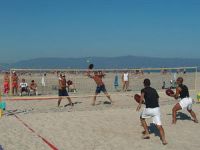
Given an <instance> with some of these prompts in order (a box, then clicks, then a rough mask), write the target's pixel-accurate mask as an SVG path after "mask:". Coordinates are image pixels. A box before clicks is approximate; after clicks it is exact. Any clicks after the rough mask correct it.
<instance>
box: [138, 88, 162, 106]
mask: <svg viewBox="0 0 200 150" xmlns="http://www.w3.org/2000/svg"><path fill="white" fill-rule="evenodd" d="M141 93H144V99H145V104H146V108H156V107H159V104H158V99H159V95H158V93H157V91H156V90H155V89H154V88H152V87H145V88H144V89H142V90H141Z"/></svg>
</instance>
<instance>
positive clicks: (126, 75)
mask: <svg viewBox="0 0 200 150" xmlns="http://www.w3.org/2000/svg"><path fill="white" fill-rule="evenodd" d="M124 81H128V73H124Z"/></svg>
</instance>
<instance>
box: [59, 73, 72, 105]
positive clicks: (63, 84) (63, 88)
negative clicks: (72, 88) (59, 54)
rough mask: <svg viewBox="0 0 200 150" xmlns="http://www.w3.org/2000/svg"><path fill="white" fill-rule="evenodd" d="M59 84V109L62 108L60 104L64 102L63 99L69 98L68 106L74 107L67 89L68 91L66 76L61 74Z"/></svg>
mask: <svg viewBox="0 0 200 150" xmlns="http://www.w3.org/2000/svg"><path fill="white" fill-rule="evenodd" d="M58 83H59V89H58V96H59V98H58V107H59V106H60V103H61V100H62V98H63V97H67V99H68V101H69V104H67V105H70V106H73V103H72V100H71V98H70V97H69V94H68V92H67V89H66V88H67V81H66V78H65V75H62V74H60V77H59V79H58ZM67 105H65V106H67Z"/></svg>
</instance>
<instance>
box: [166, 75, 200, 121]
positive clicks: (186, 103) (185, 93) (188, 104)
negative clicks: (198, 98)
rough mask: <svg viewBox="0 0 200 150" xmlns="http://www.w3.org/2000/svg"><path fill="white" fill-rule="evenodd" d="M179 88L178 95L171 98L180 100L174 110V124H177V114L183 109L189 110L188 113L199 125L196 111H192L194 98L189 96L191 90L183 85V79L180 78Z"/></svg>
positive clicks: (177, 89)
mask: <svg viewBox="0 0 200 150" xmlns="http://www.w3.org/2000/svg"><path fill="white" fill-rule="evenodd" d="M176 83H177V85H178V86H177V88H176V93H175V94H172V95H170V96H171V97H174V98H175V99H179V98H180V101H179V103H177V104H176V105H175V106H174V107H173V109H172V124H176V112H177V111H179V110H181V109H183V110H184V109H187V111H188V112H189V113H190V115H191V116H192V118H193V121H194V122H195V123H198V120H197V118H196V114H195V113H194V111H192V98H191V97H190V95H189V90H188V87H187V86H186V85H184V84H183V78H182V77H178V78H177V80H176Z"/></svg>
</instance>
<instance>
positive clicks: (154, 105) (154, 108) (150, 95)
mask: <svg viewBox="0 0 200 150" xmlns="http://www.w3.org/2000/svg"><path fill="white" fill-rule="evenodd" d="M150 85H151V82H150V80H149V79H145V80H144V89H142V90H141V99H140V103H139V105H138V107H137V111H139V110H140V108H141V105H142V101H143V100H145V105H146V107H145V108H144V110H143V111H142V113H141V115H140V121H141V123H142V126H143V128H144V132H143V134H144V136H143V138H144V139H149V138H150V136H149V130H148V126H147V123H146V121H145V119H146V118H152V119H153V123H154V124H155V125H156V127H157V128H158V130H159V133H160V139H161V141H162V143H163V145H166V144H167V142H166V140H165V132H164V129H163V127H162V123H161V119H160V116H161V113H160V107H159V102H158V100H159V95H158V93H157V91H156V90H155V89H154V88H152V87H150Z"/></svg>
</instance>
